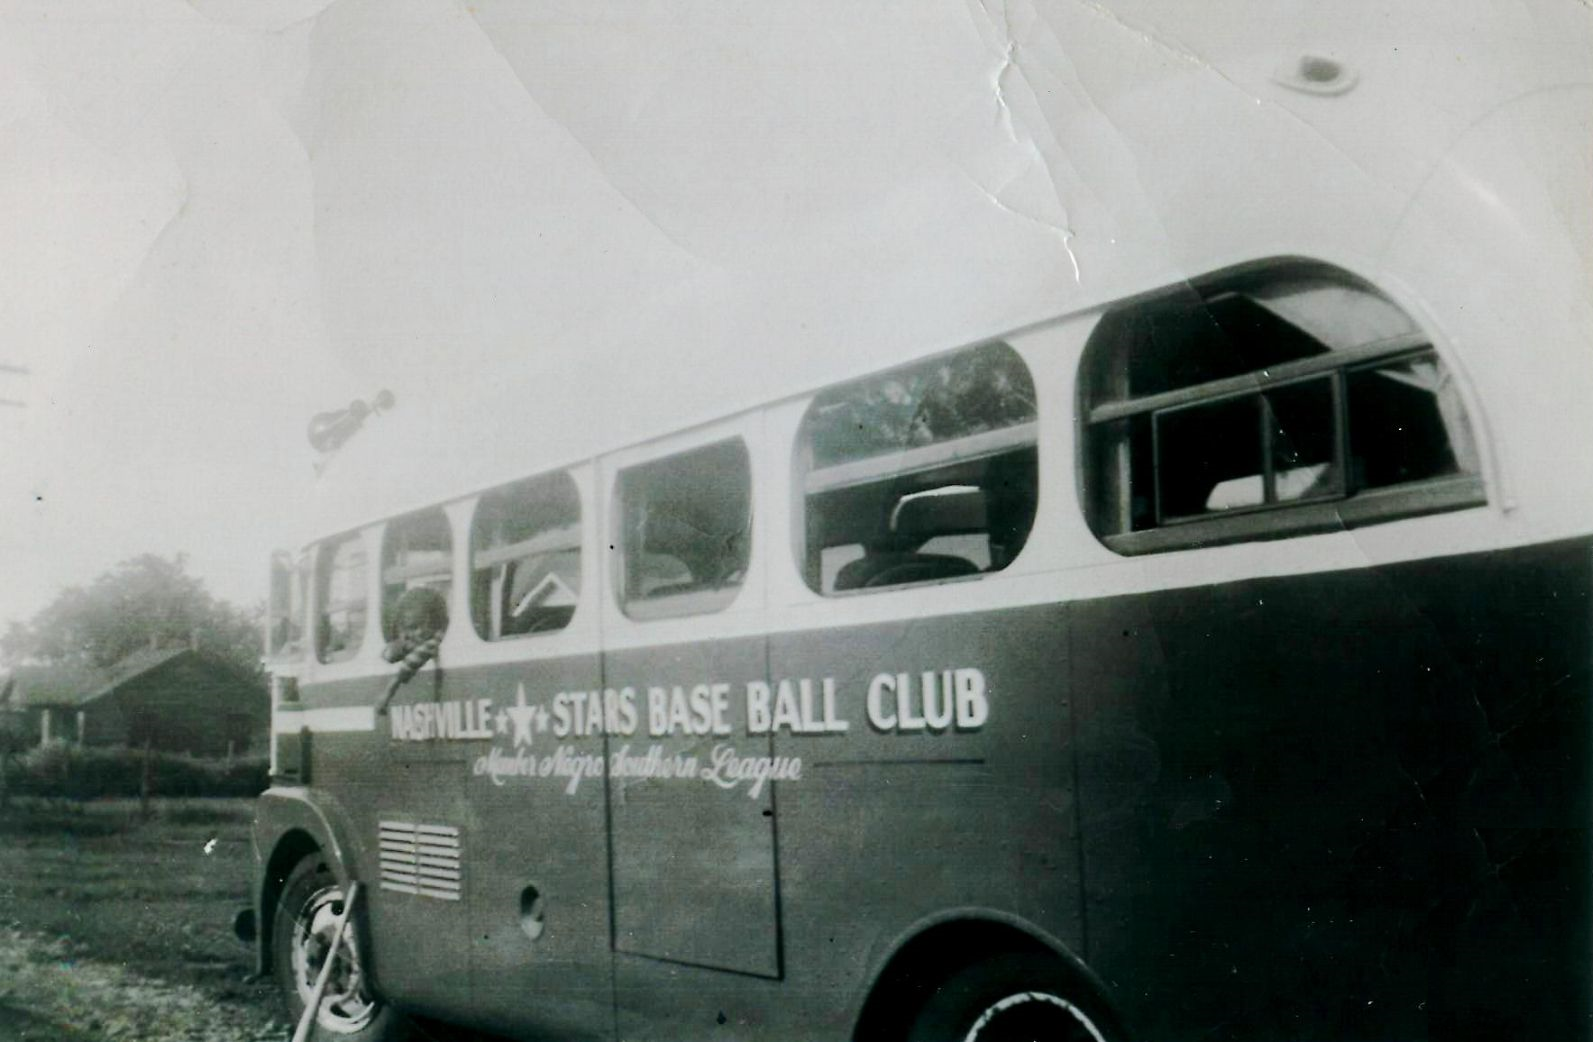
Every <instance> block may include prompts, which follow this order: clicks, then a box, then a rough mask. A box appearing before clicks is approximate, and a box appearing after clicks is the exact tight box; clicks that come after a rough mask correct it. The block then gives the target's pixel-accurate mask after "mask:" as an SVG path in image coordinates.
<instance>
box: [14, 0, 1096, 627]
mask: <svg viewBox="0 0 1593 1042" xmlns="http://www.w3.org/2000/svg"><path fill="white" fill-rule="evenodd" d="M728 6H729V7H730V8H732V9H733V8H735V7H736V5H735V4H733V3H731V4H729V5H728ZM605 7H606V10H605V9H604V8H605ZM726 7H727V3H726V2H722V0H713V2H708V0H704V2H679V3H675V2H672V3H669V4H663V5H658V4H634V3H631V2H630V0H625V2H619V3H599V2H596V0H594V2H586V0H581V2H576V0H544V2H543V3H541V4H539V5H538V6H537V7H536V14H537V19H538V21H537V24H535V25H526V24H520V21H521V19H522V18H523V12H524V10H525V9H524V8H517V7H516V6H515V5H513V4H497V3H493V2H487V3H474V4H471V5H469V6H466V5H464V4H461V3H457V2H454V0H337V2H335V3H334V2H331V0H277V2H273V3H269V4H267V3H255V2H253V0H193V2H190V3H182V2H177V0H74V2H73V3H71V4H60V3H57V2H54V0H31V2H30V0H22V2H6V3H0V229H3V238H0V364H3V365H9V366H20V367H25V368H26V369H27V370H28V373H27V375H20V374H17V373H13V372H9V371H5V370H0V399H5V400H10V401H16V402H20V403H21V405H20V406H16V405H0V445H3V446H4V453H3V455H0V560H3V562H4V568H3V572H0V625H3V624H4V623H5V622H6V621H9V620H20V619H25V618H27V617H29V616H31V615H32V614H33V613H34V612H36V611H37V610H38V609H39V608H41V607H42V606H43V605H45V604H46V603H48V601H49V600H50V599H51V598H52V597H53V596H55V595H56V593H58V592H59V591H60V590H61V589H62V588H63V587H64V586H67V585H71V584H78V583H84V582H87V581H90V580H92V579H93V577H94V576H96V575H97V574H99V573H101V572H103V571H104V570H106V569H107V568H109V567H110V566H112V565H113V564H115V563H116V562H117V561H120V560H123V559H126V558H128V557H130V556H132V555H135V554H138V553H142V552H146V551H153V552H156V553H160V554H172V553H177V552H181V553H184V554H186V555H187V556H188V559H189V561H190V562H191V567H192V570H193V571H194V572H195V573H197V574H198V575H199V576H200V577H202V578H203V579H204V580H205V581H206V583H207V584H208V585H209V587H210V588H211V590H212V591H213V592H214V593H216V594H218V595H220V596H221V597H224V598H226V599H228V600H232V601H234V602H237V603H240V604H249V603H252V602H254V601H256V600H257V599H259V598H261V597H263V595H264V588H265V583H266V565H267V560H268V554H269V552H270V550H271V549H272V548H273V547H275V546H279V545H287V544H288V543H290V542H291V540H292V539H293V538H295V537H297V536H299V535H301V534H303V533H302V532H301V531H300V529H299V526H298V523H299V522H301V521H302V515H303V513H304V512H303V510H302V509H301V508H300V504H301V503H302V502H303V499H304V497H305V496H306V495H308V494H309V491H310V489H311V487H312V482H313V472H312V463H313V461H314V454H313V452H312V450H311V449H310V447H309V445H308V443H307V442H306V439H305V435H304V431H305V426H306V423H307V421H308V419H309V417H310V416H311V415H312V414H313V413H315V412H318V411H321V410H325V409H330V408H334V407H336V406H339V405H341V404H346V403H347V402H348V401H349V399H350V398H351V397H355V396H359V397H368V396H370V395H372V394H374V393H375V392H376V391H377V390H379V389H380V388H382V387H389V388H391V389H392V390H393V391H394V392H395V393H396V394H397V395H398V398H399V408H403V407H404V402H405V401H406V400H408V401H411V402H413V401H414V399H415V396H417V395H420V394H431V393H433V392H434V391H435V389H437V388H439V387H443V386H448V385H451V384H453V383H455V382H458V374H460V373H467V372H477V373H489V374H495V373H497V372H498V371H499V370H500V369H501V367H502V365H503V363H504V360H505V359H513V358H520V357H524V355H525V353H526V352H527V351H528V350H529V349H531V347H530V345H535V344H538V343H542V342H549V341H552V340H554V339H556V338H557V337H558V336H559V335H560V333H561V331H563V330H565V329H568V328H569V327H570V326H571V325H572V324H573V323H579V322H582V321H586V320H594V321H595V320H596V319H595V316H600V315H603V314H605V313H606V312H609V311H611V310H612V308H613V306H614V305H615V303H616V302H619V301H624V300H629V299H633V298H635V297H637V296H638V295H642V294H645V293H648V292H656V291H660V290H661V289H662V288H667V287H670V286H678V285H682V284H685V283H688V282H691V281H692V280H704V281H712V280H713V279H714V278H718V277H723V276H724V273H726V272H738V273H739V272H742V271H746V270H750V269H751V268H753V267H756V266H757V265H760V264H768V263H772V262H771V261H770V260H769V258H770V257H771V256H772V255H773V254H774V253H776V252H777V251H771V250H770V249H769V244H771V243H782V244H786V243H792V242H796V241H806V242H807V243H808V244H809V247H810V248H809V250H808V255H809V256H810V257H819V258H821V259H822V263H821V265H820V267H819V268H818V269H816V270H818V271H820V272H821V274H822V276H823V277H822V278H821V279H818V280H817V281H813V280H810V281H812V285H813V293H812V298H813V301H814V303H815V309H816V310H815V313H818V311H819V310H822V309H825V308H832V309H833V306H832V305H831V303H830V301H829V300H828V299H826V298H827V296H828V295H829V294H832V293H834V292H835V291H836V290H835V288H836V287H841V288H843V289H844V291H845V292H850V293H852V294H854V295H856V296H857V297H858V299H867V300H874V301H879V302H880V303H881V304H882V306H881V307H879V308H877V309H874V311H875V312H876V313H877V314H879V315H884V316H888V315H889V314H890V313H891V307H890V306H885V305H890V304H891V301H892V299H893V298H897V299H898V300H899V306H897V311H898V313H900V312H901V311H904V310H908V309H910V308H912V307H913V303H914V301H915V300H918V299H923V300H931V299H934V298H936V297H942V298H943V297H944V296H945V293H944V291H943V288H942V287H940V286H937V285H935V284H934V282H933V280H922V279H908V278H903V277H901V276H900V273H899V272H893V267H895V266H896V265H897V264H898V262H897V261H894V260H892V259H890V258H892V257H896V256H912V257H914V258H927V259H929V260H931V261H935V262H937V263H940V264H941V267H942V269H943V270H944V271H945V272H947V273H949V274H948V275H947V277H948V278H955V279H958V280H963V281H965V280H966V279H968V278H970V277H972V276H970V275H969V274H968V273H967V269H968V258H969V257H971V256H977V255H979V254H981V253H984V254H988V253H989V250H988V246H987V245H986V243H987V242H988V241H990V234H991V231H992V229H998V228H1004V227H1009V226H1015V227H1021V228H1023V229H1026V230H1027V229H1032V235H1033V236H1034V237H1035V238H1036V241H1041V242H1043V244H1044V249H1045V250H1046V251H1048V252H1047V253H1046V255H1045V257H1043V258H1041V260H1040V261H1039V262H1038V263H1033V264H1027V265H1020V266H1017V267H1018V268H1019V269H1020V270H1024V271H1031V272H1032V273H1033V277H1034V278H1037V279H1039V278H1055V277H1064V278H1066V277H1071V273H1072V271H1073V268H1072V265H1073V262H1074V259H1073V258H1072V257H1071V255H1070V254H1069V252H1068V250H1067V249H1066V241H1065V236H1066V234H1067V227H1066V225H1065V223H1064V222H1065V215H1064V214H1062V213H1061V212H1060V209H1059V207H1058V205H1057V201H1056V197H1055V192H1054V190H1053V189H1052V188H1051V187H1050V185H1051V179H1050V178H1048V177H1046V175H1045V169H1044V167H1043V165H1042V164H1041V163H1040V161H1039V159H1038V158H1037V154H1036V152H1035V149H1034V148H1033V147H1032V145H1031V143H1030V142H1028V141H1026V140H1023V139H1022V138H1021V136H1019V135H1016V134H1014V132H1013V126H1012V114H1011V112H1009V111H1007V110H1006V109H1005V108H1004V107H1003V102H1001V101H999V100H998V99H997V98H996V97H995V95H994V93H993V90H992V85H993V84H994V82H995V76H996V75H997V72H998V70H999V69H1000V68H1001V65H1002V62H1003V60H1004V58H1005V53H1004V49H1003V48H1004V45H1003V44H1002V42H1001V40H1000V39H999V33H997V32H996V30H995V27H994V25H993V23H992V22H990V21H989V20H988V18H987V16H986V15H985V14H983V13H975V12H980V11H981V9H979V8H976V7H971V6H970V5H967V4H965V3H963V2H961V0H956V2H953V0H945V2H938V3H930V2H927V0H924V2H919V0H895V2H889V3H881V4H879V5H857V4H855V3H853V2H852V0H845V2H842V0H812V2H811V3H810V4H809V5H808V9H807V10H805V11H804V12H801V13H800V14H792V15H790V21H789V22H788V23H784V24H782V23H781V19H783V18H785V17H787V15H785V14H782V13H781V12H780V11H778V10H771V9H769V8H768V7H767V5H763V4H761V3H755V4H753V5H752V8H751V9H754V10H756V11H757V17H758V18H759V19H762V20H765V21H766V22H768V28H767V31H760V32H759V33H757V34H756V35H755V36H748V34H746V33H745V32H744V31H743V30H742V29H741V28H738V20H737V18H736V17H727V11H726ZM728 13H729V14H730V15H734V13H735V12H734V10H731V11H729V12H728ZM738 34H739V35H738ZM882 42H888V43H889V46H883V45H882ZM793 85H799V86H800V89H793ZM1007 91H1008V98H1009V100H1012V101H1014V102H1015V101H1016V95H1015V94H1014V92H1013V87H1012V85H1011V84H1009V85H1008V88H1007ZM970 142H972V143H973V144H972V146H971V147H970V146H969V143H970ZM871 222H872V223H871ZM873 224H877V227H873ZM948 228H955V229H968V230H969V236H970V238H969V239H968V240H967V241H966V242H959V241H957V240H956V237H955V235H948V233H947V229H948ZM904 230H905V235H904ZM1025 234H1030V232H1028V231H1026V232H1025ZM914 235H917V236H919V238H918V239H916V240H915V239H914V238H912V236H914ZM979 236H984V237H985V238H984V239H980V238H979ZM890 251H895V253H891V252H890ZM1053 265H1054V267H1053ZM983 277H988V278H990V279H991V280H993V282H994V283H995V284H997V285H1004V284H1006V283H1008V282H1012V281H1013V278H1012V275H1011V274H1009V273H1008V272H1006V271H1004V270H1003V269H1002V267H1001V265H1000V264H996V263H993V264H990V265H989V266H988V270H987V273H986V275H985V276H983ZM825 280H829V285H828V288H827V286H826V284H825ZM871 280H872V281H871ZM774 281H775V282H776V283H778V282H779V281H780V277H779V276H776V277H775V280H774ZM946 335H947V336H954V335H958V334H957V333H956V331H954V330H948V331H947V332H946ZM406 396H407V397H406Z"/></svg>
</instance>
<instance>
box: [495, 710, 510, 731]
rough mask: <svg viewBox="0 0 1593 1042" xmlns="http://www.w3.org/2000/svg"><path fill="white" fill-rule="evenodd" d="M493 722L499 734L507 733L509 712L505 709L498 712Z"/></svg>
mask: <svg viewBox="0 0 1593 1042" xmlns="http://www.w3.org/2000/svg"><path fill="white" fill-rule="evenodd" d="M494 722H495V723H496V724H497V726H498V733H499V734H508V733H509V711H508V710H507V709H500V710H498V715H497V717H496V718H495V719H494Z"/></svg>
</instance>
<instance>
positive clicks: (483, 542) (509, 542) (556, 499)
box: [470, 471, 581, 640]
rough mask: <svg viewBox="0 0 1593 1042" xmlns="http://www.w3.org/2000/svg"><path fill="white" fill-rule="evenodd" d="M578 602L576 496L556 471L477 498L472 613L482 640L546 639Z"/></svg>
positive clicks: (572, 482) (568, 480)
mask: <svg viewBox="0 0 1593 1042" xmlns="http://www.w3.org/2000/svg"><path fill="white" fill-rule="evenodd" d="M580 596H581V497H580V493H579V492H578V491H577V490H576V487H575V480H574V479H573V478H571V477H570V475H568V474H566V473H563V472H562V471H561V472H559V473H557V474H549V475H547V476H546V477H540V478H532V479H531V480H529V481H522V482H519V483H517V484H514V485H510V486H508V487H506V488H501V489H495V490H493V491H491V492H488V493H486V494H485V495H483V496H482V497H481V502H480V503H479V504H478V505H477V507H476V516H475V521H474V522H473V524H472V525H471V529H470V614H471V618H472V619H473V620H474V622H475V625H476V632H477V633H479V634H481V637H482V639H483V640H502V639H504V638H505V637H521V636H526V635H528V634H532V633H551V632H553V631H556V630H562V629H563V628H564V627H566V626H568V625H569V624H570V619H571V618H572V617H574V615H575V608H576V605H577V603H578V602H579V601H580Z"/></svg>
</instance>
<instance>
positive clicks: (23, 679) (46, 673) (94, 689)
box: [0, 647, 236, 709]
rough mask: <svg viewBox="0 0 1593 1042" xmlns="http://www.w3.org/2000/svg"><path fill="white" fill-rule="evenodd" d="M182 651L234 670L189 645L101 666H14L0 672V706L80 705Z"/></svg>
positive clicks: (145, 650)
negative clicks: (188, 646)
mask: <svg viewBox="0 0 1593 1042" xmlns="http://www.w3.org/2000/svg"><path fill="white" fill-rule="evenodd" d="M183 655H193V656H195V657H196V658H200V659H202V660H204V661H206V662H212V663H214V664H215V665H216V666H217V667H218V668H220V669H223V670H226V671H227V672H229V673H230V672H236V671H235V670H232V669H231V667H230V666H227V665H226V664H225V663H220V662H219V661H217V660H213V659H211V658H209V657H207V656H202V655H199V653H198V652H195V651H193V650H191V649H189V648H185V647H178V648H140V649H139V650H137V651H135V652H133V653H132V654H130V655H127V656H125V657H123V658H121V659H119V660H117V661H116V662H115V663H113V664H112V665H111V666H109V667H108V668H103V669H102V668H98V667H93V666H67V665H25V666H18V667H17V668H16V669H14V670H12V671H11V672H10V673H6V674H0V706H9V707H10V708H13V709H22V708H27V707H29V706H81V705H83V704H85V703H87V702H92V701H94V700H95V699H97V698H102V697H104V696H105V695H108V694H110V693H111V692H113V691H115V690H116V689H117V688H119V687H121V686H123V685H124V684H126V683H128V682H129V681H131V680H135V679H137V678H139V677H141V676H144V675H146V674H148V673H151V672H153V671H154V670H156V669H159V668H161V667H162V666H164V665H166V664H167V663H168V662H171V661H173V660H174V659H177V658H181V657H182V656H183Z"/></svg>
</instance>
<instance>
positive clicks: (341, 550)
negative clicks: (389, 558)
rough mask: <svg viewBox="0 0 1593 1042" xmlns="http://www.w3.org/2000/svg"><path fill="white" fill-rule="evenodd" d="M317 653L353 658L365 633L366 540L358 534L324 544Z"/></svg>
mask: <svg viewBox="0 0 1593 1042" xmlns="http://www.w3.org/2000/svg"><path fill="white" fill-rule="evenodd" d="M316 571H317V576H316V580H317V587H318V588H317V591H316V592H317V594H318V596H317V598H316V603H317V604H318V605H319V606H320V607H319V609H318V610H319V612H320V615H319V618H318V619H317V624H316V640H315V653H316V657H317V658H319V659H320V660H321V661H322V662H341V661H343V660H344V659H350V658H353V657H354V655H355V653H356V652H358V651H359V647H360V642H361V641H362V640H363V639H364V637H365V607H366V603H365V602H366V597H365V544H364V543H363V542H362V541H361V540H360V537H359V534H358V533H355V534H354V535H348V536H344V537H343V538H341V539H338V540H335V541H332V542H329V543H326V544H324V545H323V546H322V547H321V553H320V555H319V559H318V564H317V567H316Z"/></svg>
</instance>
